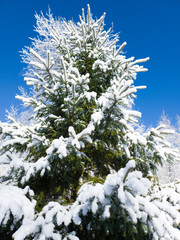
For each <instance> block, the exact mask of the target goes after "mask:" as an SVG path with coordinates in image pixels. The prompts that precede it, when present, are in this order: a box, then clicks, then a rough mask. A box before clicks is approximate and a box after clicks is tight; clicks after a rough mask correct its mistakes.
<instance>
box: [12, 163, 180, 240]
mask: <svg viewBox="0 0 180 240" xmlns="http://www.w3.org/2000/svg"><path fill="white" fill-rule="evenodd" d="M134 168H135V161H134V160H131V161H129V162H128V164H127V165H126V167H125V168H122V169H121V170H119V171H118V172H117V173H114V174H109V175H108V177H107V179H106V181H105V183H104V184H100V183H97V184H96V185H92V183H86V184H84V185H83V186H82V187H81V188H80V190H79V193H78V197H77V199H76V201H75V202H74V203H73V204H72V205H71V206H66V207H65V206H62V205H60V204H59V203H57V202H49V203H48V204H47V206H45V207H44V208H43V210H42V212H40V214H39V215H38V217H37V218H36V220H35V221H32V222H31V221H30V222H29V224H23V225H22V226H21V228H20V229H19V230H18V231H17V232H16V233H15V234H14V238H15V240H16V239H17V240H24V239H26V238H27V237H28V238H30V239H34V240H36V239H49V238H50V239H54V240H61V239H64V240H65V239H74V240H76V239H81V240H88V239H99V240H104V239H115V240H116V239H179V236H180V232H179V230H178V229H177V228H175V226H176V227H178V226H179V227H180V212H179V210H180V194H179V193H180V189H179V190H178V193H175V191H174V189H171V188H169V187H166V188H165V187H164V188H162V190H160V191H159V189H158V191H157V190H156V189H154V191H153V192H151V185H152V184H151V182H150V181H149V180H148V179H147V178H143V177H142V173H141V172H140V171H137V170H134ZM177 186H178V185H177ZM178 187H180V185H179V186H178ZM165 189H166V190H165ZM176 190H177V189H176ZM172 193H173V195H171V194H172ZM175 194H176V195H177V196H176V195H175ZM170 203H171V205H170ZM174 206H175V207H174ZM173 226H174V227H173ZM31 237H32V238H31Z"/></svg>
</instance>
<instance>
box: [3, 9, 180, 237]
mask: <svg viewBox="0 0 180 240" xmlns="http://www.w3.org/2000/svg"><path fill="white" fill-rule="evenodd" d="M104 18H105V14H104V15H103V16H102V17H101V18H100V19H97V20H94V19H93V18H92V13H91V11H90V7H89V6H88V13H87V16H86V17H85V14H84V10H83V13H82V16H80V22H78V23H77V24H75V23H74V22H72V21H69V22H66V21H65V20H61V19H54V18H53V16H52V14H51V13H49V15H48V17H47V18H46V17H45V16H44V15H37V14H36V19H37V26H36V28H35V31H37V33H38V34H39V35H38V37H37V38H35V39H33V43H32V46H31V47H27V48H25V49H24V50H23V52H22V55H23V60H24V62H25V63H27V65H28V66H27V72H26V74H25V78H24V79H25V81H26V83H27V85H29V86H32V91H31V93H32V95H31V96H29V95H26V94H22V95H21V96H17V98H18V99H20V100H22V101H23V103H24V105H25V107H27V108H28V107H29V108H31V109H32V112H33V124H28V123H22V122H21V121H19V120H18V119H16V118H15V117H13V116H12V114H11V115H9V120H10V121H11V122H8V123H0V134H1V136H2V139H4V142H3V143H2V145H1V148H0V153H1V155H2V157H5V156H9V167H10V170H9V181H8V182H4V183H3V185H4V187H12V191H13V189H18V188H17V187H15V186H18V187H19V190H18V191H23V190H22V189H21V188H24V187H28V189H29V187H30V189H32V190H33V191H34V194H35V195H34V196H32V195H31V196H29V198H30V199H31V202H32V204H35V202H34V201H33V199H35V200H36V206H34V205H33V207H34V208H33V209H34V210H32V215H31V216H30V217H29V220H28V221H25V220H23V216H24V212H23V211H24V210H22V209H20V210H19V212H20V213H21V214H20V213H19V215H18V216H21V217H20V219H19V218H18V219H16V214H14V212H13V211H11V212H12V221H13V223H14V221H15V222H16V220H17V221H18V224H20V225H21V226H20V225H18V226H16V227H14V228H12V227H11V225H6V224H3V223H1V229H2V231H3V234H4V233H6V232H7V233H8V236H9V231H11V233H12V234H13V237H14V238H15V240H21V239H22V240H27V239H34V240H37V239H38V240H50V239H54V240H60V239H64V240H77V239H80V240H83V239H86V240H88V239H102V240H106V239H107V240H108V239H117V240H118V239H178V237H179V234H180V231H179V229H178V227H179V212H178V209H177V208H174V207H173V204H172V202H168V199H166V200H162V199H161V197H160V196H158V195H157V196H156V195H155V193H154V192H153V188H152V187H153V186H152V183H151V182H150V180H149V179H150V178H151V177H152V174H153V173H155V172H156V168H157V165H158V164H162V163H163V162H166V161H168V160H174V159H177V158H178V152H177V151H176V150H175V149H172V148H171V146H170V144H169V142H168V141H166V140H165V139H164V136H165V135H167V134H171V133H172V131H171V130H168V129H167V128H166V126H165V125H160V126H158V127H157V128H151V129H150V130H148V131H147V132H145V133H143V134H141V133H140V132H139V131H138V130H137V129H136V128H135V127H134V124H137V123H138V118H139V117H141V113H140V112H138V111H135V110H134V109H133V103H134V98H135V94H136V92H137V90H138V89H142V88H145V87H144V86H141V87H137V86H135V85H134V80H135V79H136V77H137V73H138V72H144V71H147V69H146V68H144V67H142V66H139V64H141V63H142V62H146V61H147V60H148V59H149V58H145V59H140V60H134V57H132V58H128V59H127V58H126V57H125V56H124V54H123V53H122V49H123V48H124V47H125V45H126V43H123V44H121V45H120V46H119V45H118V40H119V39H118V38H119V37H118V35H112V33H111V29H109V30H108V31H106V30H105V29H104V25H105V24H104ZM11 154H13V155H11ZM7 184H10V185H15V186H6V185H7ZM25 189H26V188H25ZM15 191H16V190H15ZM6 198H7V197H6V196H3V199H4V200H5V199H6ZM25 199H26V198H25ZM23 201H24V203H25V204H26V201H30V200H28V199H26V200H23ZM18 206H19V205H18ZM3 207H4V206H3V205H2V206H0V213H1V212H3ZM168 207H169V208H168ZM7 209H8V208H7ZM16 209H18V208H17V207H16ZM168 209H170V210H172V212H171V211H169V210H168ZM34 211H35V214H34ZM4 216H5V215H4ZM7 216H9V215H7ZM5 219H6V218H5ZM7 219H8V217H7ZM19 221H20V223H19ZM157 223H158V224H157ZM2 236H3V237H4V235H2ZM0 237H1V236H0Z"/></svg>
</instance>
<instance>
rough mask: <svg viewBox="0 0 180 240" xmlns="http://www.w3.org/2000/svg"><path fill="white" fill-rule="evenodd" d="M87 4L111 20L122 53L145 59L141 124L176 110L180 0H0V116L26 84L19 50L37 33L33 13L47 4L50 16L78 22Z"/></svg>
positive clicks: (140, 94) (140, 97)
mask: <svg viewBox="0 0 180 240" xmlns="http://www.w3.org/2000/svg"><path fill="white" fill-rule="evenodd" d="M87 3H89V4H90V6H91V9H92V12H93V15H94V16H97V17H100V16H101V15H102V14H103V12H106V27H107V29H108V28H109V27H111V25H112V23H113V29H114V32H120V42H121V43H123V42H124V41H126V42H127V46H126V48H125V51H126V56H127V57H131V56H135V57H136V58H144V57H147V56H149V57H150V61H149V62H148V63H146V64H145V66H146V67H147V68H148V69H149V71H148V72H146V73H140V74H139V75H138V78H137V80H136V85H141V84H142V85H146V86H147V89H145V90H139V92H138V95H137V96H138V98H137V100H136V101H135V104H136V105H135V106H136V107H135V108H136V110H139V111H141V112H142V121H143V123H144V124H145V125H153V126H155V125H156V123H157V121H158V119H159V117H160V115H161V113H162V111H163V110H164V111H165V113H166V114H167V115H168V116H169V117H170V118H171V119H173V120H174V119H175V117H176V115H180V0H124V1H121V0H108V1H106V0H104V1H101V0H89V1H86V0H76V1H75V0H16V1H14V0H0V120H1V121H5V109H10V106H11V105H12V104H13V105H15V106H17V105H18V104H20V101H18V100H15V95H16V94H17V93H19V90H18V86H23V87H24V86H25V83H24V80H23V76H22V74H23V68H24V67H25V64H23V63H22V62H21V58H20V54H19V51H21V49H22V48H23V47H24V46H29V45H30V44H31V40H30V39H29V37H33V36H35V33H34V32H33V26H34V25H35V18H34V14H35V12H37V13H40V11H41V10H42V11H43V12H44V13H45V12H46V11H47V10H48V6H49V7H50V8H51V10H52V13H53V15H54V16H60V17H65V18H66V19H67V20H69V19H73V20H74V21H76V22H77V21H78V15H79V14H81V9H82V8H85V9H86V6H87Z"/></svg>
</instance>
